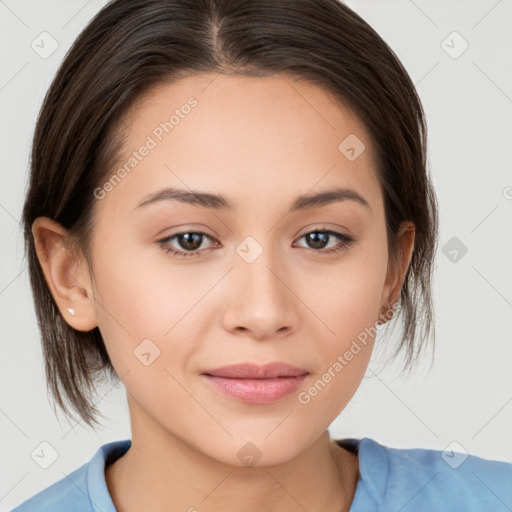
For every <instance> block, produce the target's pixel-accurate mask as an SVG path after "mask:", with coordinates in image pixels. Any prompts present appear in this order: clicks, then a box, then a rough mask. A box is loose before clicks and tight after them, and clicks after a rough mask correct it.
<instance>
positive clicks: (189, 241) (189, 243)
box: [180, 233, 202, 251]
mask: <svg viewBox="0 0 512 512" xmlns="http://www.w3.org/2000/svg"><path fill="white" fill-rule="evenodd" d="M201 236H202V235H200V234H199V233H185V234H183V235H180V245H181V246H182V247H183V248H184V249H188V250H190V251H193V250H194V249H197V248H199V247H200V246H201ZM183 240H184V241H185V242H184V243H183V242H182V241H183Z"/></svg>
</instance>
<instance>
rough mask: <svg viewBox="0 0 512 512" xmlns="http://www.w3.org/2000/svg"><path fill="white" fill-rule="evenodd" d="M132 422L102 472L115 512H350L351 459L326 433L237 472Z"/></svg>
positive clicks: (354, 464) (354, 474)
mask: <svg viewBox="0 0 512 512" xmlns="http://www.w3.org/2000/svg"><path fill="white" fill-rule="evenodd" d="M133 420H134V418H132V444H131V447H130V449H129V450H128V451H127V452H126V454H125V455H124V456H123V457H121V458H119V459H118V460H117V461H115V462H114V463H113V464H111V465H109V466H107V468H106V470H105V478H106V481H107V487H108V489H109V492H110V495H111V497H112V500H113V502H114V505H115V507H116V509H117V510H118V511H119V512H132V511H138V510H151V511H154V512H160V511H162V512H163V511H164V510H165V511H168V510H183V511H189V512H196V511H200V512H205V511H218V510H222V511H223V512H234V511H237V512H246V511H247V512H249V511H253V510H267V511H270V512H271V511H277V510H279V511H280V512H288V511H290V512H291V511H297V510H299V509H303V510H317V511H322V512H323V511H325V512H327V511H329V512H342V511H345V512H348V511H349V509H350V505H351V503H352V500H353V497H354V493H355V489H356V485H357V480H358V477H359V471H358V458H357V456H356V455H354V454H352V453H350V452H348V451H347V450H345V449H343V448H341V447H340V446H339V445H337V444H336V443H335V442H333V441H331V440H330V438H329V432H328V431H327V430H326V431H324V432H323V434H322V435H321V436H320V437H319V438H318V439H317V440H316V441H314V442H313V443H312V444H311V445H310V446H309V447H307V448H306V449H305V450H304V451H302V452H301V453H300V454H298V455H297V456H296V457H294V458H293V459H291V460H287V461H285V462H283V463H280V464H274V465H271V466H261V467H260V466H258V465H256V466H253V467H239V466H233V465H230V464H225V463H223V462H222V461H218V460H216V459H213V458H211V457H209V456H208V455H206V454H204V453H202V452H200V451H198V450H196V449H194V447H192V446H190V445H189V444H187V443H186V442H184V441H183V440H181V439H179V438H177V437H175V436H173V435H171V434H170V433H169V432H167V431H164V430H158V429H156V432H155V431H152V430H150V429H148V428H147V425H143V424H142V423H143V422H141V421H135V422H134V421H133ZM143 427H144V428H143Z"/></svg>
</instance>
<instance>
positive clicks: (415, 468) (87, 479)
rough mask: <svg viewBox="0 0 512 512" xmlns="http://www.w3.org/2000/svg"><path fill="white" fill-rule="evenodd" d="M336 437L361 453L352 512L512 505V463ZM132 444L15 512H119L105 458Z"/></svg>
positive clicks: (467, 511)
mask: <svg viewBox="0 0 512 512" xmlns="http://www.w3.org/2000/svg"><path fill="white" fill-rule="evenodd" d="M336 442H337V443H338V444H339V445H340V446H342V447H343V448H345V449H347V450H349V451H352V452H354V453H358V456H359V472H360V474H361V477H360V478H359V480H358V483H357V487H356V492H355V495H354V500H353V502H352V506H351V507H350V512H379V511H380V512H388V511H389V512H398V511H400V512H442V511H446V512H448V511H449V512H454V511H463V512H477V511H478V512H510V511H511V510H512V463H508V462H500V461H495V460H488V459H483V458H480V457H477V456H475V455H468V456H466V455H465V454H461V453H459V452H453V451H445V452H443V451H441V450H431V449H423V448H389V447H386V446H383V445H381V444H379V443H378V442H376V441H374V440H373V439H370V438H367V437H365V438H363V439H339V440H336ZM130 446H131V440H130V439H127V440H123V441H114V442H111V443H107V444H104V445H103V446H101V447H100V448H99V449H98V451H97V452H96V453H95V454H94V456H93V457H92V459H91V460H90V461H89V462H86V463H85V464H83V465H82V466H81V467H79V468H78V469H76V470H75V471H73V472H72V473H70V474H69V475H68V476H67V477H64V478H62V479H61V480H59V481H58V482H56V483H54V484H52V485H50V486H49V487H47V488H46V489H43V490H42V491H40V492H39V493H37V494H35V495H34V496H32V498H30V499H28V500H26V501H25V502H23V503H22V504H21V505H19V506H18V507H17V508H15V509H14V510H12V511H11V512H35V511H37V512H66V511H70V512H71V511H72V512H116V509H115V507H114V504H113V503H112V499H111V497H110V495H109V493H108V489H107V484H106V481H105V463H106V461H108V463H110V462H113V461H114V460H116V459H117V458H119V457H121V456H122V455H123V454H124V453H125V452H126V451H127V450H128V448H130Z"/></svg>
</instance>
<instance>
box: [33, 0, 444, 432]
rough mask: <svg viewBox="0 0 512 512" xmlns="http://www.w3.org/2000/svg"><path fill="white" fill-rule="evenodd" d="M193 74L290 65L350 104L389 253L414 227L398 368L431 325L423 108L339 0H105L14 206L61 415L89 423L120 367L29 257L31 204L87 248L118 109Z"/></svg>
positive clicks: (434, 223) (71, 56)
mask: <svg viewBox="0 0 512 512" xmlns="http://www.w3.org/2000/svg"><path fill="white" fill-rule="evenodd" d="M201 72H218V73H224V74H232V75H250V76H256V77H258V76H268V75H272V74H275V73H284V74H288V75H289V76H293V77H295V78H300V79H303V80H306V81H309V82H311V83H313V84H316V85H318V86H320V87H323V88H324V89H325V90H326V91H330V92H331V93H332V94H334V95H335V97H336V98H338V99H339V100H340V101H341V102H342V103H343V104H344V105H346V106H347V107H349V108H351V109H352V111H353V112H354V113H355V114H356V115H357V116H359V118H360V119H361V120H362V121H363V123H364V125H365V127H366V128H367V130H368V132H369V134H370V136H371V138H372V142H373V144H374V148H375V150H376V154H377V155H378V163H379V166H378V167H379V168H378V177H379V181H380V184H381V187H382V190H383V193H384V198H385V215H386V230H387V235H388V249H389V255H390V261H392V260H393V258H394V256H396V252H395V251H396V246H395V244H394V242H395V239H396V234H397V230H398V227H399V225H400V223H401V222H402V221H404V220H410V221H412V222H413V223H414V225H415V229H416V233H415V245H414V252H413V256H412V260H411V263H410V266H409V268H408V270H407V274H406V278H405V281H404V285H403V287H402V290H401V296H400V302H401V303H400V306H401V308H400V310H399V312H398V315H395V318H394V320H393V322H395V321H396V319H397V318H400V319H401V320H402V324H403V332H402V335H401V340H400V343H399V344H398V345H397V348H396V351H395V353H394V355H397V354H398V353H399V351H401V350H402V349H403V348H406V352H407V354H406V355H407V357H406V363H405V368H404V369H406V370H407V369H408V368H410V365H411V363H412V362H413V361H415V360H416V359H417V357H418V355H419V353H420V351H421V350H422V347H423V346H424V344H425V341H426V340H427V338H428V337H429V334H432V335H435V330H433V327H434V324H433V306H432V297H431V274H432V268H433V259H434V256H435V252H436V245H437V236H438V233H437V230H438V213H437V201H436V197H435V193H434V190H433V187H432V184H431V181H430V178H429V175H428V169H427V163H426V130H427V129H426V122H425V115H424V112H423V108H422V105H421V102H420V99H419V98H418V95H417V92H416V90H415V87H414V84H413V83H412V81H411V79H410V77H409V75H408V74H407V72H406V70H405V69H404V67H403V66H402V64H401V63H400V61H399V60H398V58H397V57H396V55H395V54H394V52H393V51H392V50H391V49H390V47H389V46H388V45H387V44H386V43H385V42H384V41H383V40H382V38H381V37H380V36H379V35H378V34H377V33H376V32H375V31H374V30H373V29H372V28H371V27H370V26H369V25H368V23H366V22H365V21H364V20H363V19H362V18H361V17H359V16H358V15H357V14H356V13H355V12H353V11H352V10H351V9H350V8H348V7H347V6H346V5H344V4H343V3H341V2H340V1H337V0H293V1H286V0H115V1H112V2H109V3H108V4H106V5H105V7H104V8H102V9H101V10H100V11H99V12H98V13H97V14H96V16H95V17H94V18H93V19H92V20H91V21H90V22H89V24H88V25H87V26H86V27H85V29H84V30H83V31H82V33H81V34H80V35H79V36H78V38H77V39H76V41H75V42H74V44H73V45H72V47H71V49H70V50H69V52H68V53H67V55H66V57H65V59H64V61H63V63H62V64H61V66H60V68H59V70H58V72H57V74H56V76H55V78H54V80H53V82H52V84H51V86H50V88H49V90H48V92H47V94H46V97H45V99H44V103H43V105H42V108H41V111H40V114H39V118H38V120H37V125H36V128H35V133H34V139H33V146H32V154H31V172H30V183H29V189H28V192H27V196H26V200H25V204H24V208H23V227H24V236H25V244H26V253H27V257H28V266H29V272H30V281H31V286H32V289H33V295H34V302H35V310H36V315H37V321H38V324H39V328H40V330H41V338H42V347H43V355H44V360H45V374H46V379H47V385H48V389H49V391H50V392H51V395H52V396H53V398H54V400H56V402H57V403H58V405H59V407H60V408H61V409H62V410H63V411H64V412H65V413H66V414H67V415H68V416H71V410H70V409H73V410H74V411H76V412H78V414H79V416H80V417H81V418H82V419H83V420H84V421H85V422H86V423H87V424H88V425H89V426H93V423H98V420H97V419H96V415H97V414H99V412H98V410H97V409H96V407H95V404H94V403H92V399H91V398H92V390H93V385H94V383H95V382H96V379H98V378H99V377H101V376H107V375H108V376H110V377H111V378H113V379H115V378H116V377H117V375H116V373H115V370H114V369H113V367H112V363H111V361H110V359H109V356H108V354H107V351H106V348H105V344H104V342H103V339H102V336H101V334H100V332H99V329H98V328H97V327H96V328H94V329H93V330H91V331H89V332H80V331H77V330H75V329H73V328H72V327H70V326H69V325H68V324H67V322H66V321H65V320H64V318H63V317H62V316H61V314H60V312H59V310H58V308H57V306H56V304H55V301H54V299H53V297H52V294H51V292H50V290H49V288H48V285H47V283H46V281H45V278H44V275H43V272H42V269H41V266H40V264H39V261H38V259H37V255H36V251H35V247H34V239H33V235H32V232H31V227H32V223H33V222H34V220H35V219H36V218H37V217H39V216H46V217H50V218H52V219H54V220H56V221H57V222H59V223H60V224H61V225H62V226H63V227H64V228H66V229H67V230H69V233H70V237H71V238H72V239H73V240H76V243H77V246H78V247H79V248H80V250H81V251H83V254H84V255H86V257H87V258H88V254H89V250H88V249H89V241H90V238H91V233H92V230H93V226H94V220H95V217H94V213H95V209H94V206H95V201H96V200H95V196H94V193H93V191H94V189H95V188H96V187H98V185H99V184H101V183H102V182H104V180H105V177H106V176H107V175H108V174H109V172H111V169H112V165H113V162H115V160H116V158H117V154H118V150H119V148H120V147H121V144H122V133H121V130H120V119H121V118H122V116H123V114H125V113H126V112H127V111H128V109H129V108H130V106H132V105H133V104H134V102H135V101H136V100H137V99H138V98H140V97H141V95H142V94H143V93H145V92H146V91H148V90H149V88H150V87H152V86H154V85H158V84H161V83H171V82H172V81H174V80H177V79H179V78H180V77H185V76H187V75H191V74H195V73H201ZM340 142H341V141H340ZM88 261H90V260H89V259H88ZM434 337H435V336H433V337H432V341H433V342H434V341H435V340H434ZM68 406H70V407H68Z"/></svg>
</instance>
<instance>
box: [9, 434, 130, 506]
mask: <svg viewBox="0 0 512 512" xmlns="http://www.w3.org/2000/svg"><path fill="white" fill-rule="evenodd" d="M130 445H131V441H130V440H129V439H127V440H122V441H113V442H110V443H107V444H104V445H102V446H101V447H100V448H99V449H98V450H97V451H96V453H95V454H94V456H93V457H92V458H91V460H89V461H88V462H86V463H85V464H83V465H82V466H80V467H79V468H78V469H75V470H74V471H73V472H71V473H69V474H68V475H65V476H64V477H63V478H61V479H60V480H59V481H57V482H55V483H54V484H52V485H50V486H49V487H47V488H46V489H43V490H42V491H39V492H38V493H37V494H35V495H34V496H32V497H31V498H29V499H27V500H26V501H24V502H23V503H21V505H18V506H17V507H16V508H15V509H13V510H12V511H11V512H62V511H65V510H73V512H115V508H114V505H113V503H112V500H111V498H110V495H109V493H108V489H107V485H106V482H105V463H106V461H107V460H108V461H111V460H112V461H113V460H115V459H116V458H118V457H120V456H122V455H123V454H124V453H125V452H126V451H127V450H128V448H129V447H130Z"/></svg>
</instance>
